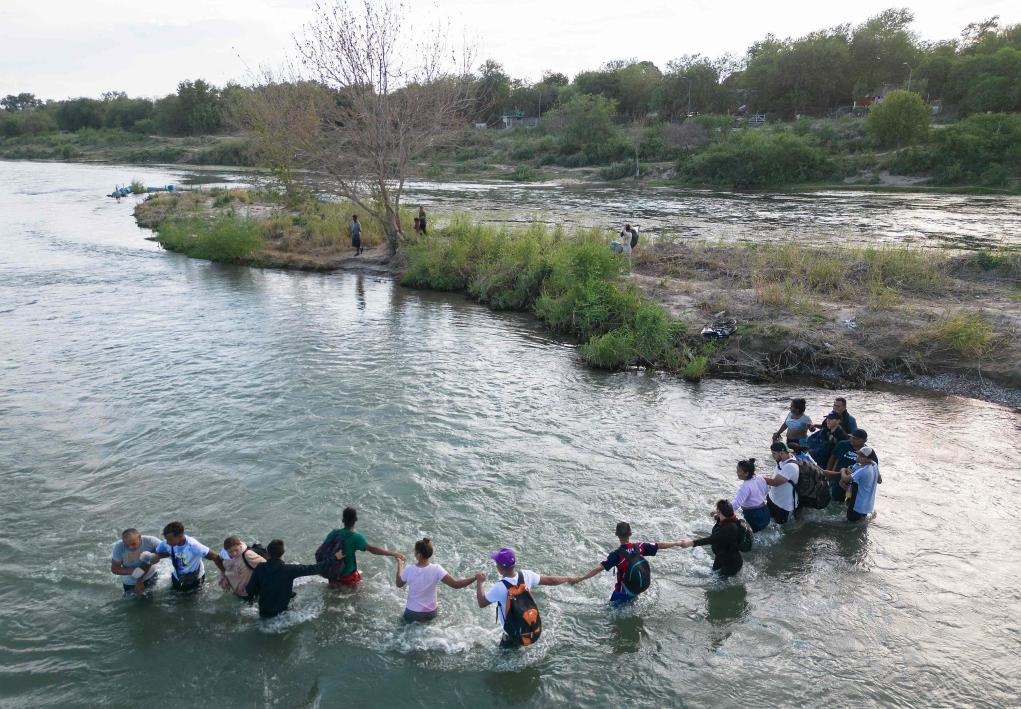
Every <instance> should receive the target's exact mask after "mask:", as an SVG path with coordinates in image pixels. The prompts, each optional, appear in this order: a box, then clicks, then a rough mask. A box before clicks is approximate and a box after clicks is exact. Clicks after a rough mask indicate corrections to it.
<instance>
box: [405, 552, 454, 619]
mask: <svg viewBox="0 0 1021 709" xmlns="http://www.w3.org/2000/svg"><path fill="white" fill-rule="evenodd" d="M446 575H447V570H446V569H444V568H443V567H442V566H440V565H439V564H429V565H428V566H426V567H422V566H418V565H417V564H412V565H411V566H405V567H404V571H402V572H401V581H403V582H404V583H406V584H408V610H409V611H415V612H416V613H432V612H433V611H434V610H436V584H438V583H439V582H440V580H441V579H442V578H443V577H444V576H446Z"/></svg>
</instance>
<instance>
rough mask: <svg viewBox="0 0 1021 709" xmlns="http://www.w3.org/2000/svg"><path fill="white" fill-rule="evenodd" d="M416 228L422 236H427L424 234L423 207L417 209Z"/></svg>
mask: <svg viewBox="0 0 1021 709" xmlns="http://www.w3.org/2000/svg"><path fill="white" fill-rule="evenodd" d="M418 228H419V229H420V230H421V233H422V236H427V234H426V232H425V207H419V208H418Z"/></svg>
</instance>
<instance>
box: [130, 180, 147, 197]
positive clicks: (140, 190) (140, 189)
mask: <svg viewBox="0 0 1021 709" xmlns="http://www.w3.org/2000/svg"><path fill="white" fill-rule="evenodd" d="M128 187H129V188H130V189H131V194H145V183H144V182H142V181H141V180H139V179H138V178H135V179H134V180H132V181H131V184H130V185H128Z"/></svg>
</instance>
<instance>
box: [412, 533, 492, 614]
mask: <svg viewBox="0 0 1021 709" xmlns="http://www.w3.org/2000/svg"><path fill="white" fill-rule="evenodd" d="M432 556H433V543H432V540H431V539H429V537H424V538H422V539H419V540H418V541H417V542H415V563H414V564H413V565H412V566H408V567H406V568H405V566H404V559H398V560H397V580H396V584H397V588H404V587H405V586H407V587H408V602H407V605H406V606H405V608H404V616H403V617H404V620H405V621H406V622H408V623H414V622H424V621H429V620H432V619H433V618H435V617H436V609H437V606H438V604H437V601H436V586H437V585H438V584H439V583H440V582H441V581H442V582H443V583H444V584H445V585H447V586H450V588H467V587H468V586H471V585H472V583H474V582H475V581H476V580H477V579H478V577H479V576H481V577H482V578H483V579H485V574H482V573H479V574H476V575H475V576H471V577H469V578H466V579H455V578H454V577H453V576H451V575H450V574H448V573H447V570H446V569H444V568H443V567H442V566H440V565H439V564H434V563H432V562H431V561H430V559H432Z"/></svg>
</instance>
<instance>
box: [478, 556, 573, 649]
mask: <svg viewBox="0 0 1021 709" xmlns="http://www.w3.org/2000/svg"><path fill="white" fill-rule="evenodd" d="M489 558H490V559H492V560H493V561H495V562H496V570H497V572H498V573H499V574H500V580H499V581H497V582H496V583H494V584H493V585H492V586H490V587H489V590H487V591H486V592H485V593H483V591H482V579H481V578H478V577H477V578H476V580H475V598H476V600H477V601H478V603H479V608H485V607H487V606H490V605H492V604H494V603H495V604H496V622H497V624H498V625H499V626H500V627H501V628H502V627H504V623H505V622H506V619H507V618H506V615H505V611H506V609H507V591H508V585H509V586H510V587H513V586H517V585H518V583H519V577H520V580H521V582H523V583H524V585H525V587H526V588H527V589H529V590H531V589H532V588H534V587H535V586H559V585H560V584H562V583H567V582H569V581H570V580H571V579H572V578H573V577H571V576H540V575H539V574H537V573H535V572H534V571H528V570H526V569H522V570H521V573H520V574H519V573H518V572H517V571H516V570H515V568H514V567H515V566H516V565H517V563H518V560H517V555H516V554H515V553H514V550H513V549H510V548H508V547H503V548H502V549H500V550H499V551H495V552H493V553H492V554H490V555H489ZM519 644H520V643H519V642H517V641H516V640H515V639H513V638H510V637H508V636H507V635H506V634H505V635H504V636H503V639H502V640H501V641H500V646H501V647H515V646H517V645H519Z"/></svg>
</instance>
